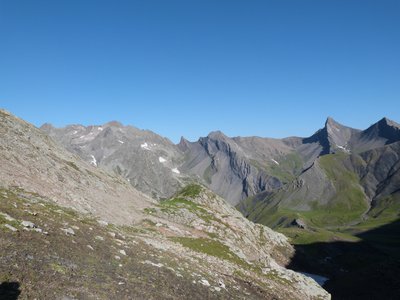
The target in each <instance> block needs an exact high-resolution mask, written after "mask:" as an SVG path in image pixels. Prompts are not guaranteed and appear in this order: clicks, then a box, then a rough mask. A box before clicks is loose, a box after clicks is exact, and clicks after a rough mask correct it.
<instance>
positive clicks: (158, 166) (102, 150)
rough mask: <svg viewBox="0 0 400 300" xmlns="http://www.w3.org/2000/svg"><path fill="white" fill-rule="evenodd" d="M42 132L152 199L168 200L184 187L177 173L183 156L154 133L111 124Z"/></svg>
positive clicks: (48, 127)
mask: <svg viewBox="0 0 400 300" xmlns="http://www.w3.org/2000/svg"><path fill="white" fill-rule="evenodd" d="M41 129H42V130H43V131H44V132H46V133H47V134H48V135H49V136H50V137H52V138H53V139H55V140H56V141H58V142H60V143H61V144H62V145H63V146H64V147H66V148H67V149H68V150H70V151H71V152H73V153H75V154H77V155H79V156H80V157H81V158H82V159H83V160H85V161H86V162H88V163H90V164H92V165H93V166H96V167H97V166H98V167H101V168H104V169H105V170H108V171H112V172H114V173H116V174H118V175H121V176H123V177H124V178H126V179H127V180H128V181H129V182H130V183H131V184H132V186H134V187H135V188H137V189H139V190H140V191H142V192H144V193H146V194H147V195H150V196H152V197H153V198H166V197H169V196H171V195H172V194H173V193H175V192H176V191H177V190H178V189H180V188H181V187H182V186H183V185H184V180H185V176H182V174H180V170H179V169H178V167H179V165H180V164H181V160H182V154H181V153H180V151H179V149H178V147H177V146H175V145H174V144H173V143H172V142H171V141H169V140H168V139H166V138H163V137H161V136H159V135H157V134H155V133H153V132H151V131H147V130H139V129H137V128H134V127H132V126H123V125H122V124H120V123H118V122H115V121H114V122H109V123H107V124H104V125H102V126H88V127H84V126H81V125H71V126H67V127H65V128H60V129H57V128H54V127H53V126H51V125H50V124H45V125H43V126H42V127H41Z"/></svg>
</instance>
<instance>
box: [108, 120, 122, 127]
mask: <svg viewBox="0 0 400 300" xmlns="http://www.w3.org/2000/svg"><path fill="white" fill-rule="evenodd" d="M104 126H109V127H124V125H123V124H122V123H121V122H118V121H110V122H107V123H106V124H104Z"/></svg>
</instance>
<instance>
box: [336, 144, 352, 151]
mask: <svg viewBox="0 0 400 300" xmlns="http://www.w3.org/2000/svg"><path fill="white" fill-rule="evenodd" d="M336 147H338V148H339V149H342V150H343V151H344V152H347V153H350V150H349V149H347V148H346V147H344V146H340V145H336Z"/></svg>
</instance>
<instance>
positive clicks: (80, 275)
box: [0, 110, 330, 299]
mask: <svg viewBox="0 0 400 300" xmlns="http://www.w3.org/2000/svg"><path fill="white" fill-rule="evenodd" d="M46 127H47V129H49V128H50V127H49V126H45V127H44V128H46ZM99 128H101V129H99ZM73 130H74V131H75V130H76V131H77V134H80V136H78V137H77V139H75V138H74V137H71V135H72V136H73V135H75V134H76V133H74V131H72V132H71V134H68V132H69V131H70V129H68V130H66V131H65V132H66V133H67V134H66V135H65V138H64V140H65V141H70V142H71V141H73V142H71V146H70V147H67V148H64V147H63V146H62V145H60V143H59V142H55V141H54V140H53V139H52V138H51V137H49V136H48V135H47V134H45V133H44V132H43V130H39V129H38V128H35V127H34V126H33V125H31V124H29V123H27V122H25V121H23V120H21V119H19V118H17V117H15V116H13V115H12V114H10V113H8V112H6V111H4V110H0V136H1V139H0V249H1V253H2V255H1V256H0V264H1V266H2V267H1V270H0V296H1V299H17V298H21V299H143V298H145V299H187V298H193V299H330V295H329V293H327V292H326V291H325V290H324V289H322V288H321V287H320V285H318V284H317V282H316V281H314V280H313V279H312V278H310V277H309V276H305V275H303V274H301V273H297V272H295V271H292V270H289V269H287V268H286V267H285V266H286V265H288V264H289V262H290V259H291V257H292V256H293V255H294V248H293V246H292V245H290V244H289V242H288V238H286V237H285V236H284V235H283V234H280V233H277V232H275V231H273V230H271V229H270V228H268V227H266V226H264V225H260V224H255V223H253V222H251V221H249V220H247V219H246V218H244V217H243V216H242V215H241V213H240V212H238V211H237V210H236V209H235V208H234V207H232V206H231V205H230V204H229V203H227V202H226V201H225V200H224V199H223V198H221V197H219V196H218V195H216V194H215V193H213V192H212V191H210V190H209V189H208V188H207V187H206V186H203V185H199V184H195V183H193V182H192V181H191V183H187V182H186V183H185V180H193V178H192V177H191V176H188V175H183V174H182V173H180V171H179V170H180V169H178V168H180V167H181V166H182V165H183V164H182V162H181V161H179V159H181V158H180V157H179V156H178V154H179V153H181V152H180V151H181V150H179V147H178V146H174V145H172V144H171V143H170V142H169V141H168V140H166V139H162V138H159V137H158V136H156V135H154V134H152V133H150V132H142V131H137V130H136V129H134V128H130V127H128V128H124V127H122V126H121V125H120V124H118V123H115V122H112V123H108V124H106V125H103V126H101V127H100V126H92V127H89V128H84V127H80V126H73ZM81 136H82V138H80V137H81ZM132 137H134V138H132ZM150 137H151V139H150ZM130 139H132V140H130ZM112 141H114V142H112ZM120 141H122V142H123V143H121V142H120ZM119 144H120V145H119ZM94 145H98V146H97V147H94ZM117 146H119V147H117ZM125 147H127V148H125ZM87 149H89V150H90V151H94V152H88V153H90V154H85V151H87ZM126 149H128V150H132V151H133V153H129V152H125V151H126ZM69 150H70V151H69ZM79 150H81V151H80V152H79ZM71 151H72V152H71ZM120 151H121V152H120ZM73 152H76V153H78V154H79V156H78V155H76V154H74V153H73ZM119 153H122V154H124V155H123V156H122V157H119V156H118V154H119ZM135 153H139V155H141V156H140V159H143V160H144V163H148V164H150V165H151V164H152V163H154V165H155V166H154V168H150V171H149V172H150V173H151V172H160V173H159V176H160V177H161V179H160V181H159V182H160V185H159V186H157V188H156V189H150V188H151V184H148V185H146V184H144V185H142V187H143V189H144V190H146V188H149V190H148V191H149V192H150V194H151V192H153V191H160V192H165V193H167V190H162V188H161V187H162V186H163V185H162V184H165V183H163V182H162V177H163V174H168V178H167V179H166V180H171V182H174V183H175V184H176V185H177V186H178V185H185V187H184V188H181V189H179V190H178V191H176V192H175V193H174V194H173V195H172V196H171V197H169V198H167V199H163V200H162V201H157V200H155V199H153V198H152V197H150V196H148V195H145V194H144V193H142V192H140V191H138V190H136V189H135V187H134V186H133V185H135V180H137V182H140V179H139V178H138V177H136V176H139V175H138V174H144V178H146V177H145V176H146V172H145V170H141V169H139V170H138V167H136V168H135V166H132V165H127V166H126V167H124V168H122V166H123V165H122V162H124V161H125V159H126V161H128V162H129V161H131V160H135V159H136V160H138V159H139V158H136V157H135V156H134V155H135ZM85 155H87V156H85ZM92 155H93V157H92ZM125 155H126V156H125ZM80 156H82V157H84V158H85V160H86V161H85V160H82V159H81V157H80ZM160 157H162V158H164V159H165V161H161V159H159V158H160ZM113 158H118V159H116V160H117V161H116V162H114V163H110V164H109V165H108V167H106V166H104V168H102V166H103V163H104V162H110V161H112V160H113ZM154 159H156V160H155V161H154ZM159 165H161V166H162V168H160V166H159ZM118 166H119V169H118V168H117V167H118ZM141 166H142V167H143V168H144V167H147V165H141ZM167 171H168V173H167ZM138 172H142V173H138ZM149 178H152V177H151V176H150V175H149ZM128 179H130V180H128ZM154 182H157V181H154Z"/></svg>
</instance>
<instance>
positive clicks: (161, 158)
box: [158, 156, 167, 163]
mask: <svg viewBox="0 0 400 300" xmlns="http://www.w3.org/2000/svg"><path fill="white" fill-rule="evenodd" d="M158 161H159V162H160V163H165V162H166V161H167V160H166V159H165V158H164V157H161V156H160V157H159V158H158Z"/></svg>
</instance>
